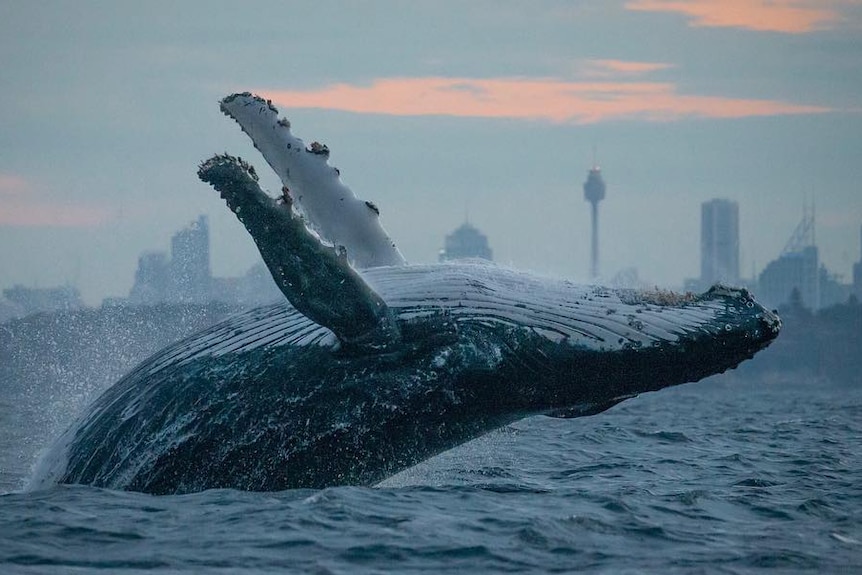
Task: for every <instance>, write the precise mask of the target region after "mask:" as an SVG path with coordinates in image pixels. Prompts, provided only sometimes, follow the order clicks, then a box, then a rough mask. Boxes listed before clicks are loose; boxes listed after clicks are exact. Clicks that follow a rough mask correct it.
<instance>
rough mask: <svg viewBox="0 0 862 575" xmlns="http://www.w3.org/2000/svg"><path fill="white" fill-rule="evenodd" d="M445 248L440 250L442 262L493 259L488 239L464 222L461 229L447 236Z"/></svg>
mask: <svg viewBox="0 0 862 575" xmlns="http://www.w3.org/2000/svg"><path fill="white" fill-rule="evenodd" d="M444 246H445V247H444V248H443V249H442V250H440V261H441V262H443V261H448V260H457V259H464V258H481V259H484V260H492V259H493V257H492V252H491V247H490V246H489V245H488V238H487V237H486V236H485V234H483V233H482V232H480V231H479V230H478V229H476V228H475V227H474V226H472V225H470V222H464V223H463V224H462V225H461V227H459V228H458V229H456V230H455V231H454V232H452V233H451V234H449V235H447V236H446V241H445V244H444Z"/></svg>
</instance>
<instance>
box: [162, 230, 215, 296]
mask: <svg viewBox="0 0 862 575" xmlns="http://www.w3.org/2000/svg"><path fill="white" fill-rule="evenodd" d="M169 277H170V284H169V288H168V290H169V291H168V299H170V300H171V301H178V302H205V301H208V300H209V298H210V288H211V285H210V284H211V280H212V275H211V273H210V234H209V224H208V222H207V217H206V216H203V215H202V216H199V217H198V219H197V220H196V221H194V222H192V223H191V224H190V225H189V226H188V227H186V228H184V229H182V230H180V231H178V232H177V233H175V234H174V236H173V237H172V238H171V262H170V274H169Z"/></svg>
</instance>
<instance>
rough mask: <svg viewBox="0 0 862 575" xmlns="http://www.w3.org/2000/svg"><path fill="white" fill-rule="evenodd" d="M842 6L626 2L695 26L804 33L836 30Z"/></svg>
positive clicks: (800, 0)
mask: <svg viewBox="0 0 862 575" xmlns="http://www.w3.org/2000/svg"><path fill="white" fill-rule="evenodd" d="M841 3H842V2H840V1H835V2H828V1H824V0H632V1H630V2H628V3H626V8H627V9H628V10H636V11H643V12H673V13H678V14H683V15H685V16H688V17H689V19H690V24H691V25H692V26H695V27H729V28H745V29H748V30H756V31H760V32H784V33H788V34H803V33H806V32H813V31H816V30H823V29H829V28H832V27H834V26H835V25H836V24H837V23H838V22H840V21H841V20H842V17H841V14H840V13H839V11H838V9H837V8H836V6H837V5H838V4H841ZM843 3H845V4H846V3H848V2H847V1H845V2H843Z"/></svg>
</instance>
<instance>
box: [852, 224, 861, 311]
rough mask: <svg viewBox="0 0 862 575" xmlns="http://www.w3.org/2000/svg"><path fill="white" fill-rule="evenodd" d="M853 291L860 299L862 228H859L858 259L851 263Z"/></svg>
mask: <svg viewBox="0 0 862 575" xmlns="http://www.w3.org/2000/svg"><path fill="white" fill-rule="evenodd" d="M853 293H854V294H856V297H857V298H858V299H860V300H862V228H860V230H859V261H858V262H856V263H855V264H853Z"/></svg>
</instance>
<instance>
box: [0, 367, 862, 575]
mask: <svg viewBox="0 0 862 575" xmlns="http://www.w3.org/2000/svg"><path fill="white" fill-rule="evenodd" d="M52 405H53V404H52ZM55 408H56V407H55ZM56 419H57V418H56V417H54V418H53V419H52V418H47V419H46V418H45V417H44V416H42V419H40V417H39V416H38V414H36V413H27V411H26V410H24V411H22V409H21V405H20V404H19V403H16V401H15V400H14V397H8V396H7V397H6V398H4V400H3V401H2V402H0V465H2V474H0V481H2V485H0V487H2V488H5V490H6V491H10V492H8V493H7V494H5V495H2V496H0V573H90V572H96V571H101V572H106V573H138V572H147V573H151V572H156V573H285V572H300V573H356V572H368V573H382V572H399V573H410V572H428V573H439V572H483V571H484V572H571V571H578V572H586V573H643V572H651V573H761V572H775V573H862V390H860V389H858V388H846V387H838V386H833V385H829V384H823V383H819V382H813V381H800V382H793V383H790V382H786V381H775V382H772V383H769V384H757V385H756V384H754V383H750V382H741V381H733V380H731V379H728V378H722V377H718V378H712V379H711V380H707V381H704V382H701V383H699V384H693V385H687V386H683V387H680V388H675V389H668V390H664V391H661V392H657V393H651V394H646V395H643V396H641V397H638V398H636V399H634V400H630V401H627V402H625V403H623V404H621V405H619V406H617V407H615V408H613V409H611V410H610V411H608V412H605V413H603V414H600V415H597V416H594V417H588V418H581V419H575V420H559V419H550V418H544V417H536V418H531V419H528V420H524V421H522V422H519V423H517V424H515V425H513V426H510V427H509V428H506V429H504V430H502V431H500V432H498V433H494V434H491V435H489V436H486V437H484V438H482V439H480V440H478V441H475V442H472V443H470V444H467V445H465V446H463V447H462V448H460V449H457V450H454V451H452V452H449V453H446V454H444V455H442V456H440V457H437V458H435V459H433V460H431V461H430V462H427V463H425V464H423V465H421V466H419V467H417V468H414V469H412V470H409V471H407V472H405V473H402V474H399V475H398V476H396V477H394V478H391V479H389V480H387V481H386V482H385V483H384V484H382V485H381V486H378V487H376V488H372V489H368V488H354V487H340V488H332V489H325V490H322V491H311V490H295V491H285V492H279V493H244V492H238V491H230V490H217V491H209V492H205V493H199V494H194V495H186V496H164V497H155V496H149V495H141V494H136V493H124V492H116V491H108V490H99V489H93V488H89V487H80V486H74V487H69V486H64V487H57V488H54V489H50V490H46V491H38V492H21V491H20V490H19V488H20V485H21V482H22V481H23V480H24V479H25V478H26V476H27V474H28V473H29V470H30V467H31V465H32V462H33V460H34V456H35V451H36V449H37V448H38V447H39V446H40V443H43V438H44V435H45V434H46V427H45V425H44V421H47V420H56ZM60 419H62V418H60ZM40 422H42V423H40ZM31 425H38V428H35V429H34V428H31V427H30V426H31ZM49 427H50V426H49ZM51 432H53V430H51Z"/></svg>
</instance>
